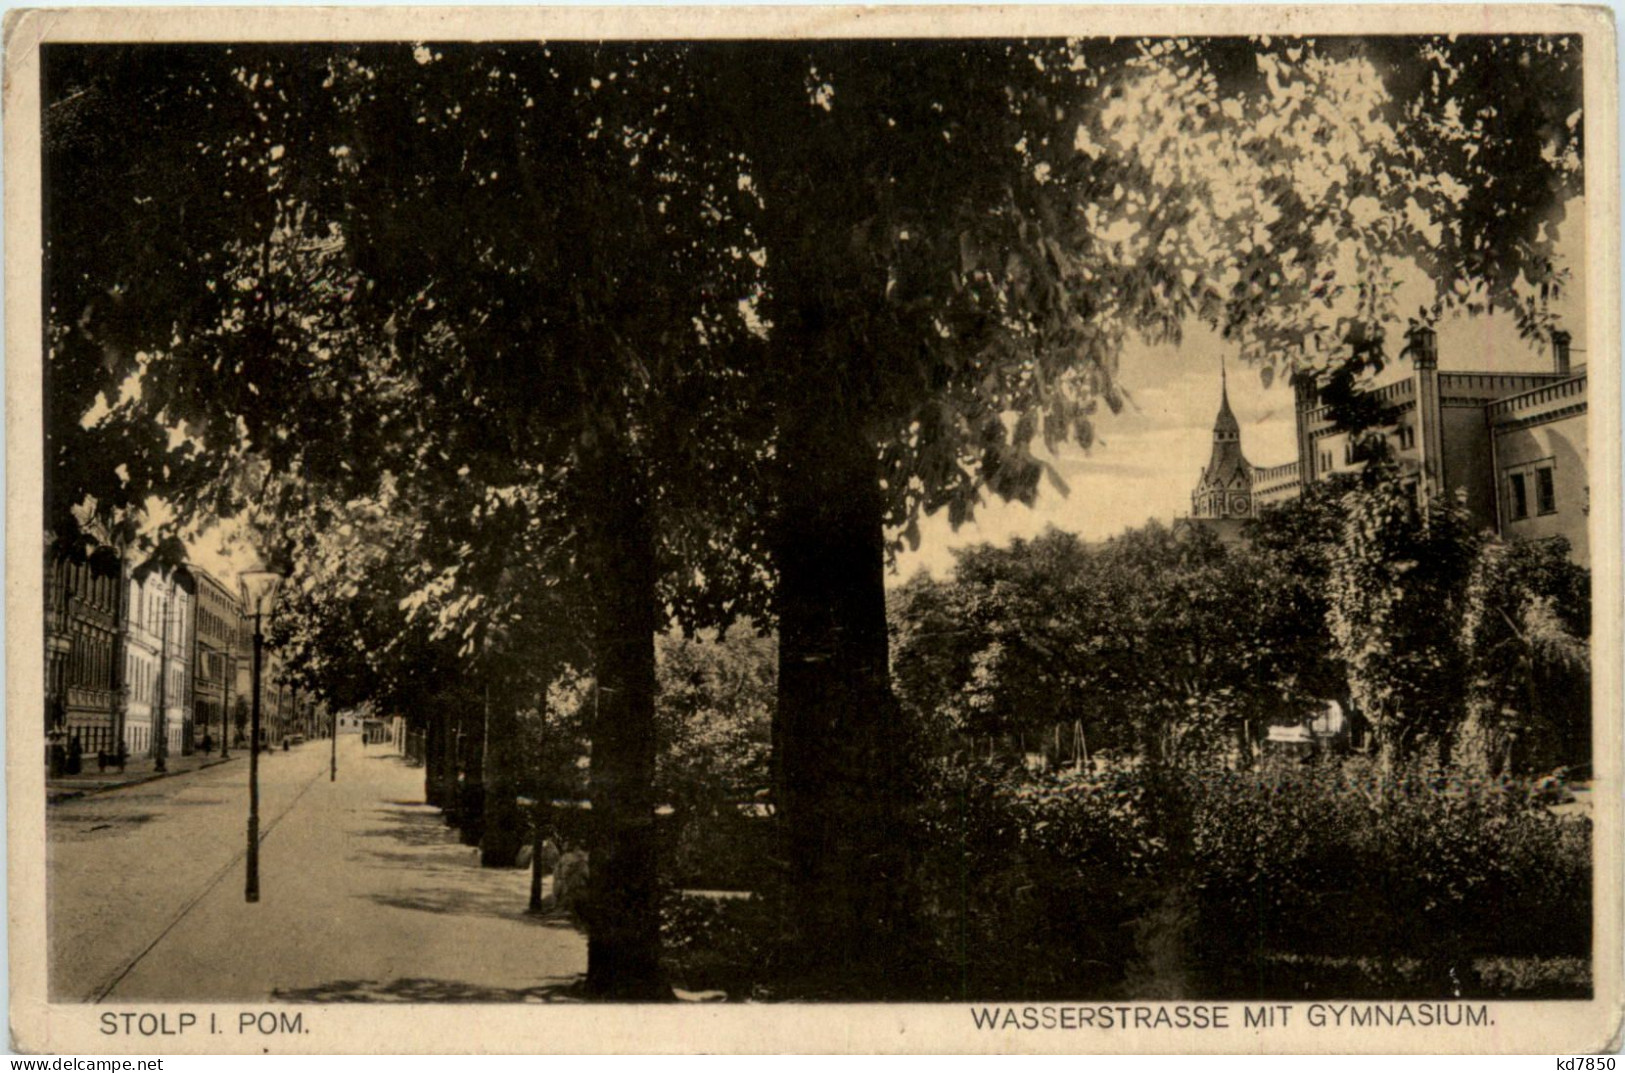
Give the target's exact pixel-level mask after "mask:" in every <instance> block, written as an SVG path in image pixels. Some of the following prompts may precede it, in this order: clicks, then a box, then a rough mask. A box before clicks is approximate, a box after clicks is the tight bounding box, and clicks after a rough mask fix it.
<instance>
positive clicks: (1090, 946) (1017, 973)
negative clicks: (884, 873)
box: [916, 761, 1162, 998]
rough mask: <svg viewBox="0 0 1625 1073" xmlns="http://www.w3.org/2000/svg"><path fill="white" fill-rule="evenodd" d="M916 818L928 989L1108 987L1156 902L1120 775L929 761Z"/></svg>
mask: <svg viewBox="0 0 1625 1073" xmlns="http://www.w3.org/2000/svg"><path fill="white" fill-rule="evenodd" d="M928 779H929V782H930V785H929V787H928V791H929V792H928V793H927V794H926V795H925V801H926V802H927V804H926V806H925V807H924V808H923V809H922V812H921V815H920V817H919V823H918V825H917V827H916V831H917V837H918V846H917V851H916V852H917V861H918V868H917V872H916V874H917V878H918V881H919V885H920V890H919V895H920V900H921V906H922V910H923V913H924V918H925V923H926V925H927V927H926V931H927V933H928V942H929V944H930V947H931V949H930V957H931V959H932V961H933V963H934V967H935V969H936V974H935V975H936V978H937V981H938V985H937V990H938V995H937V997H943V998H949V997H952V998H971V997H975V998H998V997H1004V996H1016V995H1019V996H1025V997H1043V996H1060V995H1066V996H1071V997H1081V996H1086V995H1093V994H1108V993H1112V992H1113V991H1114V990H1115V989H1117V988H1118V987H1119V985H1120V981H1121V980H1122V978H1123V976H1124V973H1125V971H1126V969H1127V966H1128V964H1129V962H1130V960H1131V959H1132V957H1133V955H1134V945H1135V944H1134V939H1135V936H1134V930H1133V927H1132V925H1133V922H1134V921H1135V919H1136V918H1137V917H1138V916H1139V915H1141V914H1142V913H1144V912H1145V911H1146V909H1147V907H1148V906H1149V905H1151V904H1152V903H1153V902H1154V900H1155V897H1156V894H1157V888H1156V884H1155V881H1154V876H1155V874H1156V868H1157V863H1158V859H1159V857H1160V855H1161V852H1162V840H1161V838H1160V837H1159V836H1158V834H1157V833H1156V832H1155V831H1154V830H1153V829H1152V826H1151V822H1150V820H1149V818H1148V817H1149V815H1150V811H1149V810H1148V808H1147V807H1146V802H1145V796H1146V783H1145V781H1144V780H1143V779H1141V778H1138V777H1137V776H1136V774H1135V773H1134V772H1132V771H1128V770H1121V771H1115V772H1110V773H1107V774H1105V775H1092V776H1076V775H1064V774H1063V775H1053V776H1032V775H1029V774H1027V773H1026V772H1025V771H1023V770H1021V769H1019V768H1012V767H1001V766H998V765H997V764H993V763H978V762H975V761H971V762H968V763H966V762H959V763H950V762H941V763H939V764H938V765H936V766H935V767H934V768H933V769H932V770H931V772H930V775H929V777H928Z"/></svg>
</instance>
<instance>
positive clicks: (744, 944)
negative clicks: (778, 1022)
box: [660, 891, 778, 1000]
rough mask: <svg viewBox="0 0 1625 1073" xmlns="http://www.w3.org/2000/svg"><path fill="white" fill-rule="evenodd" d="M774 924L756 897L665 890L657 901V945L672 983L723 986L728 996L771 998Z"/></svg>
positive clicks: (702, 988) (697, 988)
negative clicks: (658, 906)
mask: <svg viewBox="0 0 1625 1073" xmlns="http://www.w3.org/2000/svg"><path fill="white" fill-rule="evenodd" d="M776 936H777V929H776V928H775V926H774V919H773V913H772V912H771V910H770V908H769V906H768V904H767V903H766V902H765V901H764V900H763V899H762V898H759V897H749V898H717V897H708V896H698V895H691V894H681V893H678V892H676V891H668V892H667V893H666V894H665V895H664V896H663V897H662V898H661V903H660V939H661V950H662V955H663V958H664V961H665V967H666V971H667V974H668V975H669V977H670V979H671V982H672V984H673V985H674V986H676V987H680V988H683V989H685V990H688V991H724V992H726V993H727V995H728V997H729V998H730V999H735V1000H743V999H748V998H770V997H774V996H773V995H772V994H771V993H770V992H769V991H768V986H769V985H768V983H767V981H771V980H772V979H773V972H774V966H775V963H776V962H777V960H778V958H777V956H776V951H777V939H776Z"/></svg>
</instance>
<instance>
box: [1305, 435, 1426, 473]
mask: <svg viewBox="0 0 1625 1073" xmlns="http://www.w3.org/2000/svg"><path fill="white" fill-rule="evenodd" d="M1394 436H1395V438H1396V439H1397V440H1398V441H1399V449H1400V450H1401V451H1410V450H1413V449H1415V447H1416V427H1415V426H1414V425H1400V426H1399V427H1398V428H1397V429H1395V430H1394ZM1333 457H1334V455H1333V454H1332V452H1331V451H1329V450H1327V451H1322V452H1320V472H1322V473H1330V472H1331V470H1332V459H1333ZM1343 464H1344V465H1345V466H1352V465H1354V441H1353V440H1352V439H1347V440H1344V441H1343Z"/></svg>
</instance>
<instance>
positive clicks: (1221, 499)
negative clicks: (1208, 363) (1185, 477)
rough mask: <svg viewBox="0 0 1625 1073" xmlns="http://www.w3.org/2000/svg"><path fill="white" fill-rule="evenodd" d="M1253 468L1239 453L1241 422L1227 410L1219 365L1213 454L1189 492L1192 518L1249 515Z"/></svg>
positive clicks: (1226, 389)
mask: <svg viewBox="0 0 1625 1073" xmlns="http://www.w3.org/2000/svg"><path fill="white" fill-rule="evenodd" d="M1252 516H1253V467H1252V464H1251V463H1250V462H1248V461H1247V456H1246V455H1244V454H1242V453H1241V425H1240V423H1239V422H1237V421H1236V415H1235V414H1234V413H1232V412H1231V410H1230V387H1229V384H1228V383H1227V382H1226V379H1225V370H1224V366H1223V364H1221V365H1220V366H1219V415H1218V417H1216V418H1215V419H1214V421H1213V454H1212V455H1211V456H1209V458H1208V463H1207V466H1206V467H1204V468H1203V470H1202V476H1201V477H1200V478H1199V479H1198V480H1197V482H1196V489H1195V491H1193V492H1191V517H1193V518H1214V519H1217V518H1237V519H1241V518H1251V517H1252Z"/></svg>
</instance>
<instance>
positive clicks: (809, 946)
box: [773, 392, 912, 993]
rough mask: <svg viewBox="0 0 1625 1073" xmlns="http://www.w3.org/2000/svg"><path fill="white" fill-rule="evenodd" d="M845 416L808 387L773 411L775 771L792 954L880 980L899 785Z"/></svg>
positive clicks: (898, 863)
mask: <svg viewBox="0 0 1625 1073" xmlns="http://www.w3.org/2000/svg"><path fill="white" fill-rule="evenodd" d="M817 394H818V393H816V392H815V393H813V396H812V397H814V398H816V397H817ZM845 417H847V415H846V414H845V413H843V411H842V410H841V409H840V408H839V407H831V408H824V407H822V406H818V405H812V406H809V405H807V404H806V403H805V402H803V403H802V404H801V405H798V406H791V405H787V406H786V408H785V412H784V414H783V416H782V417H781V423H780V433H779V435H780V442H779V446H778V459H779V472H778V491H779V511H780V513H779V516H778V519H777V525H776V528H775V532H774V548H773V551H774V557H775V560H776V563H777V566H778V580H777V591H776V594H775V596H776V605H777V610H778V617H779V682H778V710H777V714H776V717H775V719H774V726H773V754H774V781H775V789H776V794H777V799H778V800H777V804H778V809H779V815H780V817H781V824H782V828H781V829H782V833H783V838H784V852H785V854H786V859H787V861H788V863H789V871H790V875H789V879H790V885H791V890H790V902H789V906H788V908H789V912H788V915H787V920H786V924H787V931H788V932H789V935H790V938H791V939H792V940H793V942H794V946H795V949H796V950H797V952H798V955H799V957H798V960H799V961H800V962H801V964H800V966H799V968H800V969H801V971H803V972H806V973H809V974H810V975H811V976H812V977H814V978H815V979H817V978H823V979H827V980H829V981H830V982H831V983H833V984H836V985H852V984H859V983H860V981H863V983H862V984H860V986H866V987H880V988H884V987H885V986H886V978H887V977H888V976H889V975H891V974H893V973H895V972H896V971H898V970H900V969H902V968H904V967H905V966H907V965H908V964H909V962H910V961H911V960H912V959H908V958H902V957H899V954H900V953H901V951H902V948H903V945H904V944H903V943H902V937H903V934H904V932H905V930H906V928H905V923H906V913H905V911H904V907H905V906H906V904H907V903H906V899H905V897H904V891H905V883H906V876H905V862H906V851H905V849H904V846H905V843H906V839H905V835H906V831H905V829H904V824H905V823H906V821H907V802H908V799H909V795H908V792H907V781H906V779H905V777H904V769H903V766H902V764H901V760H902V753H903V742H902V740H901V734H900V730H901V728H900V719H899V714H898V710H897V706H896V702H895V699H894V698H893V696H892V693H891V685H890V679H889V675H888V666H887V664H888V649H887V634H886V596H885V588H884V571H885V546H884V535H883V531H882V516H883V502H882V499H881V492H880V487H879V472H878V462H877V459H876V453H875V449H874V446H873V444H872V442H871V441H870V438H869V437H868V436H867V435H865V434H864V432H863V430H862V429H861V428H860V427H858V425H857V423H856V422H853V421H851V420H843V418H845ZM848 993H850V992H848Z"/></svg>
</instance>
